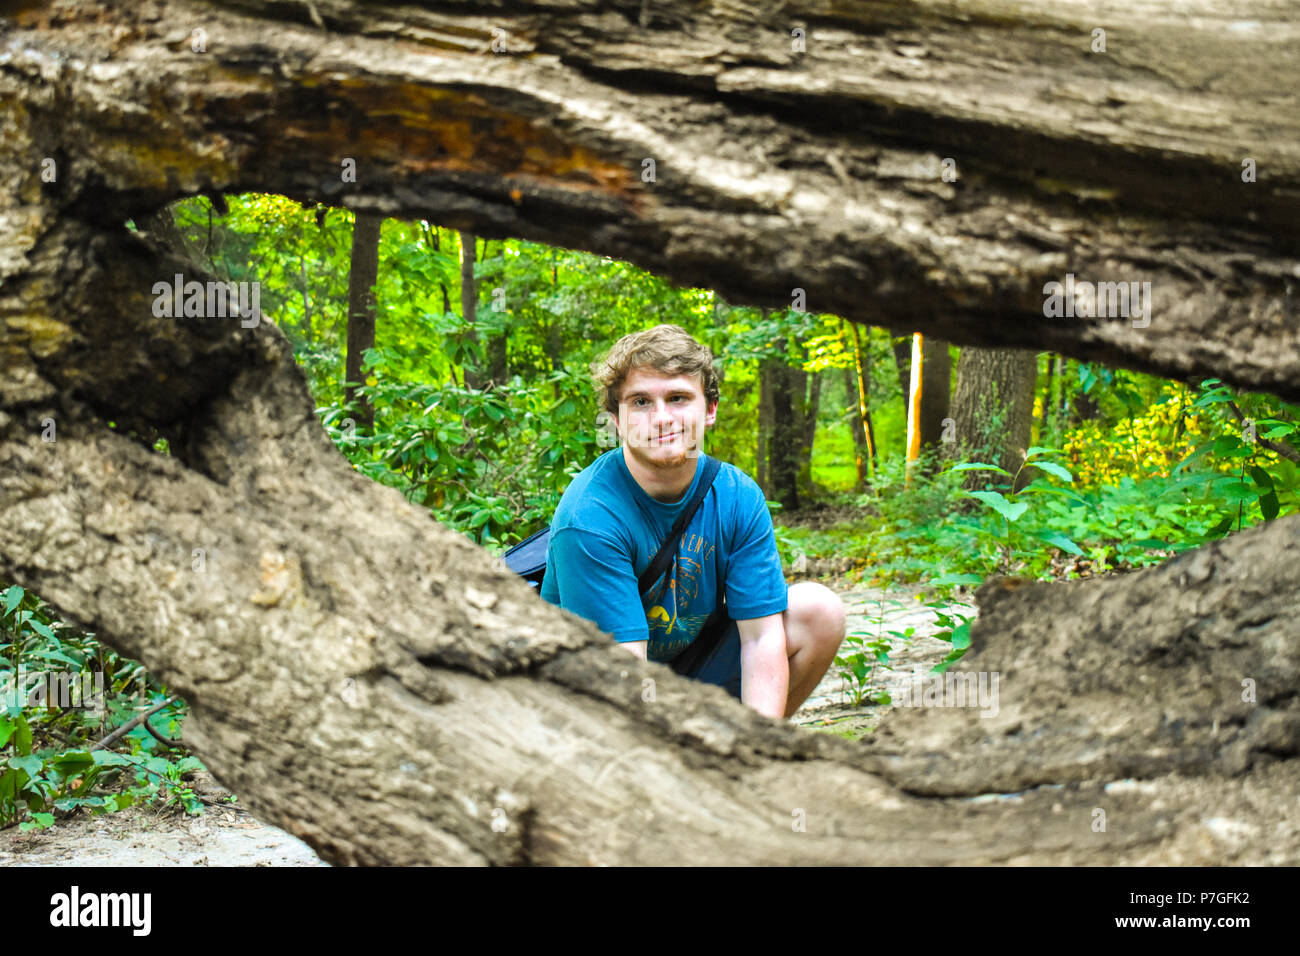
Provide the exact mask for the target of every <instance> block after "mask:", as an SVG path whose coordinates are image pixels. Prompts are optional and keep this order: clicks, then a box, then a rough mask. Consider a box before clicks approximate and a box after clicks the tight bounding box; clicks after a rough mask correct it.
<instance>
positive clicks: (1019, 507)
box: [966, 491, 1029, 521]
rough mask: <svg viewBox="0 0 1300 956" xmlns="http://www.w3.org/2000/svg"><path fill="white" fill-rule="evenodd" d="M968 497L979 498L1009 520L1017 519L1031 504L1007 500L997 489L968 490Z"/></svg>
mask: <svg viewBox="0 0 1300 956" xmlns="http://www.w3.org/2000/svg"><path fill="white" fill-rule="evenodd" d="M966 497H968V498H978V499H979V500H980V501H982V502H984V503H985V504H986V505H988V506H989V507H990V508H992V509H993V510H994V511H996V512H997V513H998V514H1000V515H1002V517H1004V518H1006V519H1007V520H1008V521H1015V520H1016V519H1017V518H1019V517H1020V516H1021V515H1023V514H1024V513H1025V512H1026V511H1028V510H1029V505H1028V504H1026V503H1025V502H1023V501H1015V502H1012V501H1007V499H1006V498H1004V497H1002V495H1000V494H999V493H998V492H996V491H968V492H966Z"/></svg>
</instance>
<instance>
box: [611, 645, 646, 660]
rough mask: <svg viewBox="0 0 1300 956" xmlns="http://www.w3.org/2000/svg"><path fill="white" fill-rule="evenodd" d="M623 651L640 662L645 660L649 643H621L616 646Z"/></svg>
mask: <svg viewBox="0 0 1300 956" xmlns="http://www.w3.org/2000/svg"><path fill="white" fill-rule="evenodd" d="M618 646H619V647H621V648H623V650H625V651H628V652H629V653H630V654H631V655H632V656H633V657H639V658H641V660H645V659H646V648H647V647H649V646H650V642H649V641H623V642H622V643H621V644H619V645H618Z"/></svg>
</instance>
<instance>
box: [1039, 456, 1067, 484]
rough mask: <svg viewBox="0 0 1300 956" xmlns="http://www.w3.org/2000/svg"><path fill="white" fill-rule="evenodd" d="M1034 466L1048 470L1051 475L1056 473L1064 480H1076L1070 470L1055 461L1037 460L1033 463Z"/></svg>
mask: <svg viewBox="0 0 1300 956" xmlns="http://www.w3.org/2000/svg"><path fill="white" fill-rule="evenodd" d="M1032 467H1034V468H1039V469H1041V470H1042V471H1045V472H1047V473H1048V474H1049V475H1055V476H1056V477H1057V478H1060V479H1061V480H1062V481H1069V482H1073V481H1074V475H1072V474H1070V472H1069V470H1068V469H1067V468H1065V467H1064V466H1063V465H1058V464H1057V463H1056V462H1054V461H1036V462H1034V463H1033V466H1032Z"/></svg>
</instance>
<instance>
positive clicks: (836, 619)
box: [789, 581, 845, 654]
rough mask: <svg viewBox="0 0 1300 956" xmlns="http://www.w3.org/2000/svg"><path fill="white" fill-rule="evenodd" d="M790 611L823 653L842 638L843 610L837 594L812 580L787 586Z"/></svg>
mask: <svg viewBox="0 0 1300 956" xmlns="http://www.w3.org/2000/svg"><path fill="white" fill-rule="evenodd" d="M789 603H790V610H791V612H793V615H794V616H795V617H796V619H797V620H798V621H799V623H800V625H801V626H802V627H804V628H805V629H806V630H807V633H808V635H809V637H810V638H811V639H812V641H813V642H814V643H815V644H816V645H817V648H818V650H819V651H821V653H823V654H834V653H835V651H836V650H838V649H839V646H840V642H841V641H843V640H844V633H845V612H844V602H843V601H841V600H840V596H839V595H838V594H836V593H835V592H834V591H832V590H831V589H830V588H828V587H826V586H825V585H824V584H818V583H817V582H815V581H800V582H799V583H798V584H792V585H791V586H790V598H789Z"/></svg>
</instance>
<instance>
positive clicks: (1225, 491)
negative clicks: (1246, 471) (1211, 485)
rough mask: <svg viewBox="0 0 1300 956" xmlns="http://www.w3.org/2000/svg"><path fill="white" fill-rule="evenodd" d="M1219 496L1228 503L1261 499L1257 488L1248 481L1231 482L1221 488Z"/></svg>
mask: <svg viewBox="0 0 1300 956" xmlns="http://www.w3.org/2000/svg"><path fill="white" fill-rule="evenodd" d="M1219 494H1220V495H1221V496H1222V497H1223V498H1224V499H1225V500H1227V501H1231V502H1233V503H1236V502H1238V501H1254V500H1255V499H1256V498H1258V497H1259V492H1258V491H1257V490H1256V488H1255V486H1254V485H1252V484H1251V483H1250V482H1248V481H1229V482H1225V483H1224V484H1223V485H1222V486H1221V487H1220V488H1219Z"/></svg>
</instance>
